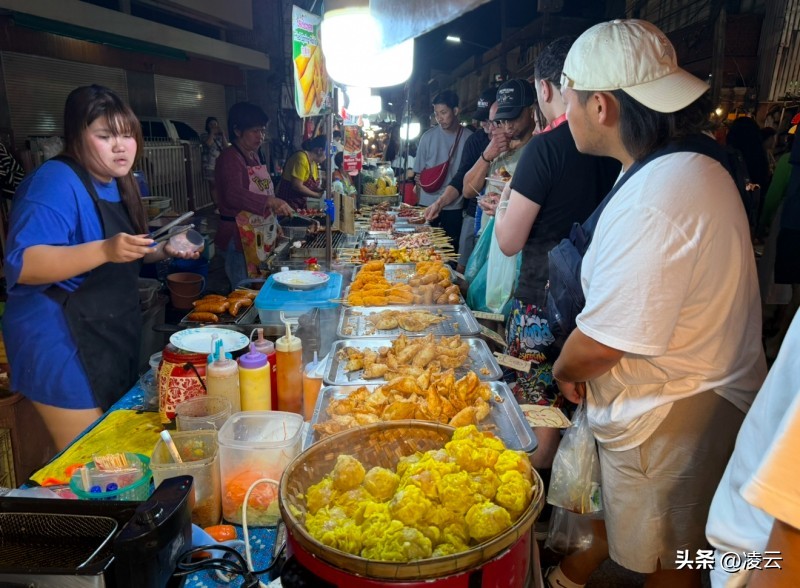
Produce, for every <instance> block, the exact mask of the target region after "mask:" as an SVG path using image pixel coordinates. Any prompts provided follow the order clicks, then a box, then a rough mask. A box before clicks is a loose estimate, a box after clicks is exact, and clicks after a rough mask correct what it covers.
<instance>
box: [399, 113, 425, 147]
mask: <svg viewBox="0 0 800 588" xmlns="http://www.w3.org/2000/svg"><path fill="white" fill-rule="evenodd" d="M421 131H422V125H420V124H419V121H418V120H416V119H414V118H411V117H406V118H404V119H403V124H402V125H400V138H401V139H402V140H403V141H413V140H414V139H416V138H417V137H419V134H420V132H421Z"/></svg>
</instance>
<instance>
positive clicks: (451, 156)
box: [447, 125, 464, 162]
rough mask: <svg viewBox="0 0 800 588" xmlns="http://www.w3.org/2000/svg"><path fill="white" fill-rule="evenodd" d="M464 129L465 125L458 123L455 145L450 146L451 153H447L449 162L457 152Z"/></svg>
mask: <svg viewBox="0 0 800 588" xmlns="http://www.w3.org/2000/svg"><path fill="white" fill-rule="evenodd" d="M463 130H464V127H462V126H461V125H458V133H457V134H456V140H455V141H453V146H452V147H450V153H449V154H448V155H447V161H448V162H449V161H450V160H451V159H453V154H454V153H455V152H456V147H458V142H459V141H460V140H461V131H463Z"/></svg>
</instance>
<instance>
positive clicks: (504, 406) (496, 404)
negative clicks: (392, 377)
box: [303, 382, 536, 452]
mask: <svg viewBox="0 0 800 588" xmlns="http://www.w3.org/2000/svg"><path fill="white" fill-rule="evenodd" d="M488 384H489V387H490V388H491V389H492V399H491V400H490V404H491V406H492V409H491V411H490V412H489V416H488V417H486V418H485V419H484V420H483V421H481V422H480V423H478V428H479V429H481V430H488V431H491V432H492V433H494V434H495V435H497V436H498V437H499V438H500V439H502V440H503V442H504V443H505V444H506V447H507V448H509V449H515V450H518V451H526V452H531V451H534V450H535V449H536V437H535V436H534V434H533V431H532V430H531V428H530V426H529V425H528V422H527V421H526V420H525V415H524V414H523V413H522V410H521V409H520V407H519V404H518V403H517V401H516V399H515V398H514V395H513V393H512V392H511V389H510V388H509V387H508V384H506V383H505V382H488ZM359 387H360V386H326V387H325V388H323V389H322V390H320V392H319V396H318V397H317V404H316V406H315V408H314V414H313V415H312V416H311V426H310V427H308V431H307V434H306V437H305V440H304V441H303V449H304V450H305V449H308V448H309V447H310V446H311V445H313V444H314V443H316V442H317V441H319V440H320V436H319V434H318V433H317V432H316V431H314V425H316V424H318V423H324V422H326V421H328V420H329V419H330V416H329V415H328V407H329V406H330V404H331V402H332V401H333V400H339V399H342V398H347V396H349V395H350V394H352V393H353V392H355V391H356V390H358V388H359ZM377 387H378V384H370V385H367V386H366V388H367V389H368V390H369V391H370V392H374V391H375V388H377Z"/></svg>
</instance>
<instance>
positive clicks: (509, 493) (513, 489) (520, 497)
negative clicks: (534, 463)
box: [494, 470, 533, 520]
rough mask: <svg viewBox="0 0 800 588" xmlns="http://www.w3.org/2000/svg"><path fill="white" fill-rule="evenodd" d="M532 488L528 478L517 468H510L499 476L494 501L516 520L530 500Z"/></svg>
mask: <svg viewBox="0 0 800 588" xmlns="http://www.w3.org/2000/svg"><path fill="white" fill-rule="evenodd" d="M532 494H533V488H532V487H531V484H530V482H529V481H528V480H526V479H525V477H524V476H523V475H522V474H521V473H519V472H518V471H517V470H510V471H508V472H506V473H504V474H503V475H501V476H500V487H499V488H498V489H497V494H495V497H494V501H495V502H496V503H497V504H499V505H500V506H502V507H503V508H505V509H506V510H507V511H508V513H509V514H510V515H511V518H512V519H514V520H516V519H517V518H519V515H521V514H522V511H524V510H525V509H526V508H527V506H528V503H529V502H530V501H531V495H532Z"/></svg>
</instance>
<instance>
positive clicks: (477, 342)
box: [322, 335, 503, 386]
mask: <svg viewBox="0 0 800 588" xmlns="http://www.w3.org/2000/svg"><path fill="white" fill-rule="evenodd" d="M401 337H402V335H401ZM399 338H400V337H397V338H394V339H347V340H339V341H335V342H334V343H333V346H332V347H331V352H330V353H329V354H328V360H327V362H326V363H325V371H324V373H323V376H322V379H323V381H324V382H325V383H326V384H328V385H334V386H347V385H352V384H358V385H360V384H380V383H381V382H385V381H386V379H385V378H365V377H364V371H363V370H356V371H352V372H346V371H345V365H346V364H347V357H346V355H345V352H344V349H345V348H346V347H351V348H354V349H357V350H359V351H362V350H364V349H371V350H373V351H375V352H377V351H378V350H379V349H380V348H381V347H385V348H391V347H392V343H393V342H394V341H397V339H399ZM406 338H407V339H408V340H409V341H410V342H413V343H419V342H421V341H422V339H424V338H423V337H408V336H407V335H406ZM434 340H435V342H438V341H439V337H434ZM462 341H463V342H466V343H467V344H468V345H469V354H468V356H467V359H466V361H465V362H464V363H463V364H462V365H461V366H460V367H457V368H455V374H456V377H457V378H460V377H462V376H463V375H464V374H466V373H467V372H468V371H469V370H473V371H474V372H475V373H477V374H478V377H479V378H480V379H481V380H483V381H487V382H490V381H492V380H499V379H500V378H501V376H502V375H503V370H502V369H501V368H500V364H498V363H497V360H496V359H495V357H494V355H492V352H491V351H489V346H488V345H487V344H486V342H485V341H484V340H483V339H478V338H477V337H463V338H462ZM434 344H435V343H434ZM340 352H341V353H340ZM434 361H436V360H435V359H434ZM431 363H433V362H431ZM425 367H428V366H423V368H425ZM442 371H444V370H442Z"/></svg>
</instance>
